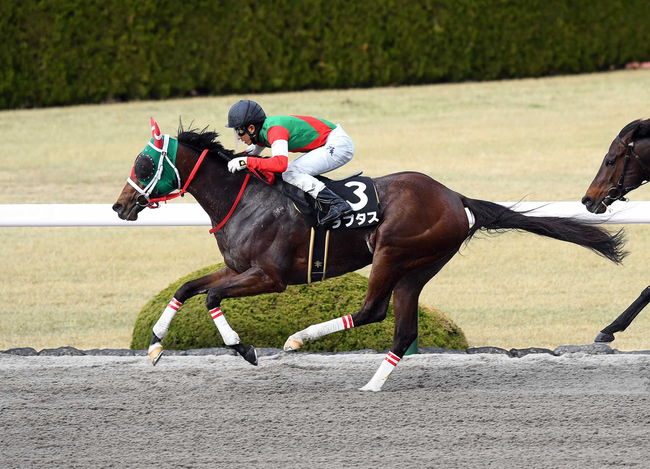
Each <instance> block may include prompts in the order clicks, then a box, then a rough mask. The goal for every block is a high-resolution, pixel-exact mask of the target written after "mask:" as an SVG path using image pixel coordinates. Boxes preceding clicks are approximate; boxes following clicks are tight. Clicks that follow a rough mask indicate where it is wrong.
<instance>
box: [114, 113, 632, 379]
mask: <svg viewBox="0 0 650 469" xmlns="http://www.w3.org/2000/svg"><path fill="white" fill-rule="evenodd" d="M152 129H155V130H154V139H152V140H151V143H150V144H149V145H152V144H153V145H156V146H159V147H160V146H161V145H162V144H161V143H160V136H159V135H157V133H159V131H158V130H157V126H156V125H155V124H154V126H153V127H152ZM164 137H165V139H169V136H164ZM216 138H217V134H216V133H214V132H210V131H206V130H205V129H204V130H203V131H200V132H196V131H191V130H190V131H185V130H183V128H182V126H181V128H180V129H179V133H178V137H177V142H178V143H177V145H178V147H177V150H176V157H175V161H174V162H173V166H174V165H175V168H176V171H177V173H176V174H177V179H178V181H177V187H179V188H180V187H182V186H183V187H184V188H186V189H187V192H189V193H190V194H192V196H194V198H195V199H196V200H197V202H198V203H199V204H200V205H201V207H202V208H203V209H204V210H205V211H206V212H207V214H208V215H209V216H210V219H211V221H212V226H213V227H216V226H221V225H222V223H221V222H222V221H223V220H224V218H226V217H227V216H228V214H229V212H231V213H232V217H230V218H229V220H228V222H227V223H226V224H225V225H223V226H222V228H221V229H220V230H218V231H217V232H216V233H215V237H216V241H217V244H218V246H219V249H220V250H221V253H222V254H223V257H224V261H225V263H226V265H227V267H225V268H223V269H221V270H218V271H216V272H214V273H211V274H209V275H206V276H204V277H201V278H198V279H195V280H192V281H189V282H187V283H186V284H184V285H182V286H181V287H180V288H179V289H178V291H176V293H175V295H174V298H172V299H171V301H170V303H169V305H168V306H167V308H165V310H164V311H163V313H162V315H161V317H160V319H159V320H158V322H157V323H156V325H155V326H154V328H153V337H152V343H151V346H150V347H149V356H150V359H151V360H152V362H153V363H154V364H155V362H156V361H157V360H158V359H159V358H160V354H161V353H162V350H163V347H162V344H161V340H162V339H163V337H164V335H165V334H166V332H167V330H168V328H169V326H170V323H171V320H172V318H173V317H174V314H175V313H176V311H177V310H178V309H179V308H180V307H181V305H182V304H183V302H185V301H186V300H187V299H188V298H190V297H192V296H194V295H198V294H202V293H205V294H207V298H206V306H207V308H208V310H209V311H210V313H211V315H212V317H213V319H214V322H215V324H216V326H217V328H218V330H219V332H220V333H221V335H222V337H223V339H224V342H225V344H226V345H228V346H231V347H233V348H235V350H237V351H238V352H239V353H240V354H241V355H242V356H243V357H244V358H245V359H246V360H248V361H249V362H251V363H253V364H256V363H257V356H256V353H255V349H254V348H253V347H252V346H250V345H244V344H242V343H241V341H240V339H239V336H238V335H237V333H236V332H235V331H233V330H232V329H231V328H230V326H229V325H228V323H227V321H226V320H225V317H224V314H223V311H222V310H221V306H220V305H221V301H222V300H223V299H224V298H233V297H241V296H250V295H258V294H262V293H271V292H282V291H284V290H285V288H286V287H287V285H289V284H302V283H307V272H308V259H307V257H308V256H307V254H308V244H309V237H310V224H309V223H308V222H307V220H306V219H305V217H304V216H303V215H301V214H300V213H298V212H297V211H296V209H295V207H294V204H293V203H292V201H291V200H289V199H288V198H287V197H286V196H285V195H283V194H282V193H280V192H279V191H278V190H277V189H276V188H275V187H272V186H270V185H267V184H265V183H264V182H262V181H261V180H258V179H256V178H250V183H249V184H248V187H247V188H246V189H245V190H244V191H243V194H242V190H241V188H242V187H243V184H244V182H245V180H246V178H247V175H246V174H244V173H243V172H239V173H236V174H230V173H229V172H228V170H227V168H226V161H227V160H229V159H230V158H232V156H233V153H232V151H230V150H226V149H224V148H223V147H222V146H221V144H220V143H219V142H218V141H217V140H216ZM165 141H167V140H165ZM202 150H206V151H207V156H206V157H205V159H204V160H202V158H201V157H200V156H199V154H203V153H202ZM156 151H162V149H159V150H156ZM141 156H142V154H141V155H139V156H138V158H137V159H136V163H135V165H134V171H133V172H132V174H135V171H136V169H138V170H139V172H140V173H141V174H143V173H147V174H149V173H151V174H153V173H154V172H156V168H155V167H154V168H152V167H151V161H149V160H148V159H146V158H145V159H144V160H146V161H144V160H141ZM160 160H161V161H162V160H163V158H161V159H160ZM198 161H202V164H201V166H200V167H199V168H198V169H196V168H197V167H196V165H197V162H198ZM147 165H149V166H147ZM170 174H173V173H170ZM136 177H137V176H132V178H133V179H135V178H136ZM192 177H193V179H191V178H192ZM190 179H191V180H190ZM188 180H190V182H189V183H188ZM374 183H375V185H376V189H377V193H378V195H379V200H380V203H381V208H380V212H381V213H380V218H381V222H380V223H379V224H378V225H377V226H373V227H369V228H356V229H348V230H332V231H331V236H330V249H329V254H328V276H330V277H334V276H338V275H342V274H344V273H347V272H350V271H354V270H357V269H360V268H362V267H364V266H366V265H368V264H372V270H371V272H370V277H369V279H368V291H367V293H366V297H365V300H364V302H363V304H362V305H361V307H360V309H359V310H358V311H357V312H355V313H354V314H346V315H344V316H342V317H339V318H337V319H333V320H330V321H326V322H324V323H320V324H314V325H311V326H309V327H308V328H306V329H304V330H302V331H299V332H296V333H295V334H293V335H292V336H290V337H289V339H288V340H287V343H286V344H285V346H284V348H285V350H296V349H298V348H300V346H302V344H303V343H305V341H309V340H315V339H317V338H319V337H322V336H324V335H326V334H330V333H332V332H337V331H341V330H344V329H347V328H350V327H358V326H363V325H365V324H369V323H373V322H377V321H381V320H383V319H384V318H385V316H386V310H387V308H388V304H389V300H390V298H391V296H392V297H393V305H394V311H395V333H394V338H393V346H392V348H391V350H390V351H389V352H388V353H387V355H386V356H385V359H384V360H383V361H382V363H381V365H380V366H379V368H378V370H377V371H376V373H375V374H374V376H373V377H372V379H371V380H370V381H369V382H368V383H367V384H366V386H364V387H363V388H361V389H362V390H371V391H379V390H380V389H381V387H382V385H383V383H384V382H385V380H386V379H387V378H388V376H389V375H390V373H391V372H392V370H393V369H394V368H395V366H396V365H397V363H398V362H399V361H400V359H401V358H402V356H403V355H404V353H405V351H406V350H407V348H408V347H409V345H410V344H411V343H412V342H413V341H414V340H415V339H416V337H417V335H418V330H417V324H418V322H417V307H418V298H419V296H420V292H421V290H422V288H423V287H424V285H425V284H426V283H427V282H428V281H429V280H430V279H431V278H432V277H433V276H434V275H436V274H437V273H438V272H439V271H440V269H442V267H443V266H444V265H445V264H446V263H447V262H448V261H449V260H450V259H451V258H452V257H453V256H454V255H455V254H456V252H458V250H459V248H460V247H461V245H462V244H463V243H464V242H465V241H467V240H469V239H470V238H471V237H472V236H473V235H474V234H475V233H476V232H477V231H479V230H483V231H485V230H496V231H500V230H525V231H529V232H532V233H535V234H538V235H542V236H548V237H551V238H555V239H558V240H562V241H567V242H570V243H575V244H578V245H580V246H584V247H586V248H589V249H591V250H593V251H595V252H596V253H598V254H600V255H602V256H604V257H605V258H607V259H610V260H611V261H614V262H616V263H619V262H620V261H621V260H622V258H623V256H624V252H623V251H622V246H623V238H622V234H621V232H619V233H616V234H613V235H612V234H610V233H608V232H607V231H605V230H603V229H601V228H599V227H596V226H593V225H589V224H585V223H583V222H580V221H577V220H574V219H570V218H556V217H529V216H526V215H523V214H521V213H518V212H515V211H513V210H511V209H509V208H506V207H503V206H501V205H498V204H496V203H493V202H487V201H483V200H476V199H470V198H468V197H465V196H463V195H461V194H459V193H457V192H454V191H452V190H450V189H448V188H447V187H445V186H443V185H442V184H440V183H439V182H437V181H435V180H434V179H432V178H430V177H429V176H426V175H424V174H421V173H417V172H401V173H396V174H390V175H387V176H383V177H379V178H376V179H374ZM145 189H146V187H145V188H143V184H141V183H139V182H134V181H133V180H131V181H129V182H128V183H127V184H126V186H125V187H124V189H123V190H122V193H121V194H120V196H119V197H118V199H117V201H116V203H115V205H114V206H113V210H115V211H116V212H117V214H118V215H119V217H120V218H122V219H126V220H136V219H137V217H138V213H139V212H140V211H141V210H143V209H144V208H145V207H146V206H147V204H148V202H149V201H150V200H153V199H150V197H151V192H150V189H148V190H145ZM171 190H173V189H169V190H168V192H169V191H171ZM238 195H241V199H240V203H239V205H238V206H237V208H236V210H234V212H232V207H233V204H234V201H235V199H237V198H238Z"/></svg>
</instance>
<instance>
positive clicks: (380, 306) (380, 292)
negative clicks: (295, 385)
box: [284, 256, 399, 352]
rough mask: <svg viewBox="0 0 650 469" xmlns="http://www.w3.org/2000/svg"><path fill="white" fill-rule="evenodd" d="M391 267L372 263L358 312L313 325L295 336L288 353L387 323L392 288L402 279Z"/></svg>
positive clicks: (291, 340)
mask: <svg viewBox="0 0 650 469" xmlns="http://www.w3.org/2000/svg"><path fill="white" fill-rule="evenodd" d="M378 257H381V256H378ZM389 265H390V263H389V262H382V261H375V262H374V263H373V266H372V271H371V272H370V278H369V279H368V291H367V292H366V298H365V301H364V303H363V305H362V306H361V309H360V310H359V311H357V312H356V313H354V314H348V315H346V316H341V317H339V318H336V319H331V320H329V321H325V322H321V323H318V324H313V325H311V326H309V327H307V328H306V329H303V330H301V331H298V332H296V333H295V334H292V335H291V336H289V338H288V339H287V341H286V342H285V343H284V350H285V351H286V352H289V351H294V350H298V349H299V348H301V347H302V346H303V344H304V343H305V342H310V341H313V340H316V339H318V338H320V337H323V336H325V335H328V334H332V333H334V332H339V331H342V330H345V329H349V328H351V327H359V326H363V325H366V324H371V323H374V322H379V321H382V320H384V318H385V317H386V311H387V310H388V303H389V301H390V295H391V293H392V290H393V285H394V284H395V282H396V281H397V278H399V274H397V273H396V269H394V268H389V267H387V266H389Z"/></svg>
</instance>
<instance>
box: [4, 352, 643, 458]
mask: <svg viewBox="0 0 650 469" xmlns="http://www.w3.org/2000/svg"><path fill="white" fill-rule="evenodd" d="M382 358H383V355H380V354H361V355H359V354H352V355H345V354H343V355H340V354H339V355H318V354H283V353H280V354H276V355H270V356H264V357H261V358H260V364H259V366H258V367H253V366H251V365H248V364H247V363H246V362H244V360H243V359H241V358H239V357H236V356H230V355H227V356H167V357H163V359H162V360H161V361H160V363H159V364H158V366H156V367H155V368H154V367H152V366H151V365H150V364H149V363H148V361H147V359H146V358H145V357H140V356H138V357H110V356H82V357H73V356H67V357H51V356H34V357H23V356H15V355H8V354H0V428H1V434H0V467H3V468H11V467H19V468H23V467H39V468H40V467H164V468H167V467H170V468H171V467H174V468H178V467H192V468H194V467H212V468H221V467H224V468H225V467H247V468H248V467H260V468H262V467H264V468H269V467H271V468H275V467H278V468H279V467H282V468H287V467H312V468H313V467H332V468H340V467H364V468H366V467H367V468H377V467H440V468H456V467H458V468H461V467H462V468H467V467H494V468H522V467H534V468H538V467H542V468H543V467H549V468H551V467H552V468H557V467H648V464H650V462H649V461H650V442H649V437H650V355H629V354H617V355H588V354H585V353H571V354H567V355H563V356H552V355H548V354H535V355H527V356H525V357H523V358H511V357H508V356H504V355H491V354H475V355H469V354H456V355H450V354H424V355H412V356H408V357H405V359H404V360H403V361H402V363H400V365H399V366H398V368H397V369H396V371H395V373H393V376H392V377H391V379H390V380H389V381H388V382H387V383H386V385H385V386H384V391H383V392H381V393H367V392H360V391H358V390H357V388H358V387H360V386H362V385H364V384H365V383H366V381H367V380H368V379H369V378H370V376H371V375H372V374H373V373H374V371H375V369H376V368H377V366H378V365H379V363H380V361H381V359H382Z"/></svg>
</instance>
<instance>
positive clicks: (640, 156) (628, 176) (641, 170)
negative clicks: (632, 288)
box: [582, 119, 650, 342]
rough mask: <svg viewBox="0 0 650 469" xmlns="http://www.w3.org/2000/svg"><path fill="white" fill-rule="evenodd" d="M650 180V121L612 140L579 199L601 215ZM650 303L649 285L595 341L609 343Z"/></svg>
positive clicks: (636, 123)
mask: <svg viewBox="0 0 650 469" xmlns="http://www.w3.org/2000/svg"><path fill="white" fill-rule="evenodd" d="M648 180H650V119H646V120H641V119H638V120H635V121H633V122H630V123H629V124H627V125H626V126H625V127H623V129H621V131H620V132H619V133H618V135H617V136H616V137H615V138H614V140H612V143H611V145H610V146H609V150H608V151H607V154H606V155H605V157H604V158H603V162H602V164H601V165H600V168H599V169H598V173H597V174H596V177H595V178H594V180H593V182H592V183H591V185H590V186H589V189H587V193H586V194H585V196H584V197H583V198H582V203H583V204H584V205H585V207H587V210H589V211H590V212H592V213H603V212H604V211H605V210H606V209H607V207H608V206H609V205H611V204H612V203H613V202H615V201H617V200H623V201H624V200H627V199H626V198H625V195H626V194H627V193H628V192H630V191H632V190H634V189H636V188H637V187H639V186H641V185H643V184H645V183H646V182H648ZM648 302H650V286H649V287H646V288H645V289H644V290H643V291H642V292H641V295H639V297H638V298H637V299H636V300H634V301H633V302H632V304H631V305H630V306H628V307H627V309H626V310H625V311H623V312H622V313H621V315H620V316H619V317H617V318H616V319H615V320H614V321H613V322H612V323H611V324H610V325H608V326H607V327H605V328H604V329H603V330H602V331H600V332H599V333H598V335H597V336H596V339H595V341H596V342H612V341H613V340H614V334H615V333H616V332H620V331H624V330H625V329H627V327H628V326H629V325H630V323H631V322H632V321H633V320H634V318H635V317H636V316H637V315H638V314H639V313H640V312H641V310H642V309H643V308H645V306H646V305H647V304H648Z"/></svg>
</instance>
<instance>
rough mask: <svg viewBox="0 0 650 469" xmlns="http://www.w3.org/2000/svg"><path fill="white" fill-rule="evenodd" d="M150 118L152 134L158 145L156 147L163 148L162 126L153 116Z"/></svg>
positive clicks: (154, 141)
mask: <svg viewBox="0 0 650 469" xmlns="http://www.w3.org/2000/svg"><path fill="white" fill-rule="evenodd" d="M149 119H151V135H152V136H153V143H154V145H156V148H162V147H163V141H162V135H160V127H158V124H157V123H156V121H155V120H154V119H153V117H150V118H149Z"/></svg>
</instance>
